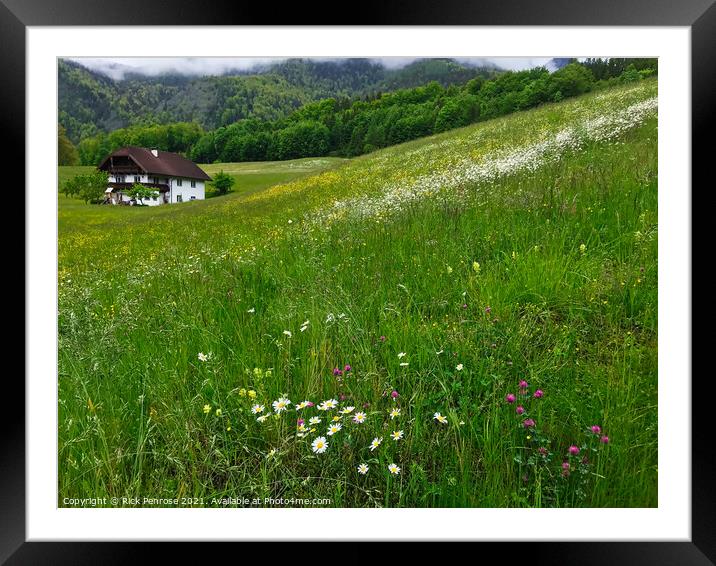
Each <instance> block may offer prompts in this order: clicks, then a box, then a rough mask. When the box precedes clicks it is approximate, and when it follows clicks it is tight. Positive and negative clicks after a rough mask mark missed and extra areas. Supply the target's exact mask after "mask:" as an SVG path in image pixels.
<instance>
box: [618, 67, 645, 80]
mask: <svg viewBox="0 0 716 566" xmlns="http://www.w3.org/2000/svg"><path fill="white" fill-rule="evenodd" d="M619 79H620V80H621V81H622V82H625V83H631V82H636V81H640V80H641V74H640V73H639V71H637V70H636V67H635V66H634V65H629V66H628V67H627V68H626V70H625V71H624V72H623V73H622V74H621V76H620V77H619Z"/></svg>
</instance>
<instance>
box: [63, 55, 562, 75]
mask: <svg viewBox="0 0 716 566" xmlns="http://www.w3.org/2000/svg"><path fill="white" fill-rule="evenodd" d="M308 59H313V60H315V61H341V60H344V58H329V57H326V58H323V57H308ZM419 59H421V58H420V57H377V58H372V59H371V60H372V61H375V62H377V63H380V64H382V65H383V66H384V67H386V68H388V69H399V68H402V67H405V66H406V65H409V64H410V63H412V62H414V61H417V60H419ZM454 59H455V60H457V61H459V62H460V63H463V64H465V65H471V66H497V67H499V68H501V69H509V70H522V69H530V68H533V67H538V66H543V65H546V64H547V63H548V62H549V61H550V58H549V57H540V58H534V57H454ZM70 60H71V61H75V62H76V63H79V64H80V65H83V66H84V67H87V68H88V69H91V70H93V71H96V72H99V73H102V74H104V75H107V76H108V77H111V78H112V79H115V80H121V79H123V78H124V77H125V76H126V75H127V74H129V73H137V74H140V75H146V76H157V75H162V74H179V75H186V76H204V75H223V74H227V73H232V72H247V71H251V70H253V69H256V68H257V67H262V66H265V65H270V64H271V63H278V62H281V61H285V60H286V59H285V58H277V57H273V58H256V57H111V58H110V57H72V58H70Z"/></svg>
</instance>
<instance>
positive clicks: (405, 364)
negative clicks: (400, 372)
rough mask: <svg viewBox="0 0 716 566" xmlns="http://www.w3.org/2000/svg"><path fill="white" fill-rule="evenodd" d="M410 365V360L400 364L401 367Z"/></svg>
mask: <svg viewBox="0 0 716 566" xmlns="http://www.w3.org/2000/svg"><path fill="white" fill-rule="evenodd" d="M408 365H410V364H408V362H403V363H402V364H400V367H401V368H404V367H407V366H408Z"/></svg>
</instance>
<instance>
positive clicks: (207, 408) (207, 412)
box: [204, 405, 211, 415]
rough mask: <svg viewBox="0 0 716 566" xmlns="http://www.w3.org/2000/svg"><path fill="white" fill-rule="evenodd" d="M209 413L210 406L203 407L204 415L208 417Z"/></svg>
mask: <svg viewBox="0 0 716 566" xmlns="http://www.w3.org/2000/svg"><path fill="white" fill-rule="evenodd" d="M209 411H211V405H204V414H205V415H208V414H209Z"/></svg>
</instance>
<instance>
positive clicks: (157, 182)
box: [152, 177, 159, 185]
mask: <svg viewBox="0 0 716 566" xmlns="http://www.w3.org/2000/svg"><path fill="white" fill-rule="evenodd" d="M152 183H154V184H155V185H158V184H159V177H153V178H152Z"/></svg>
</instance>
